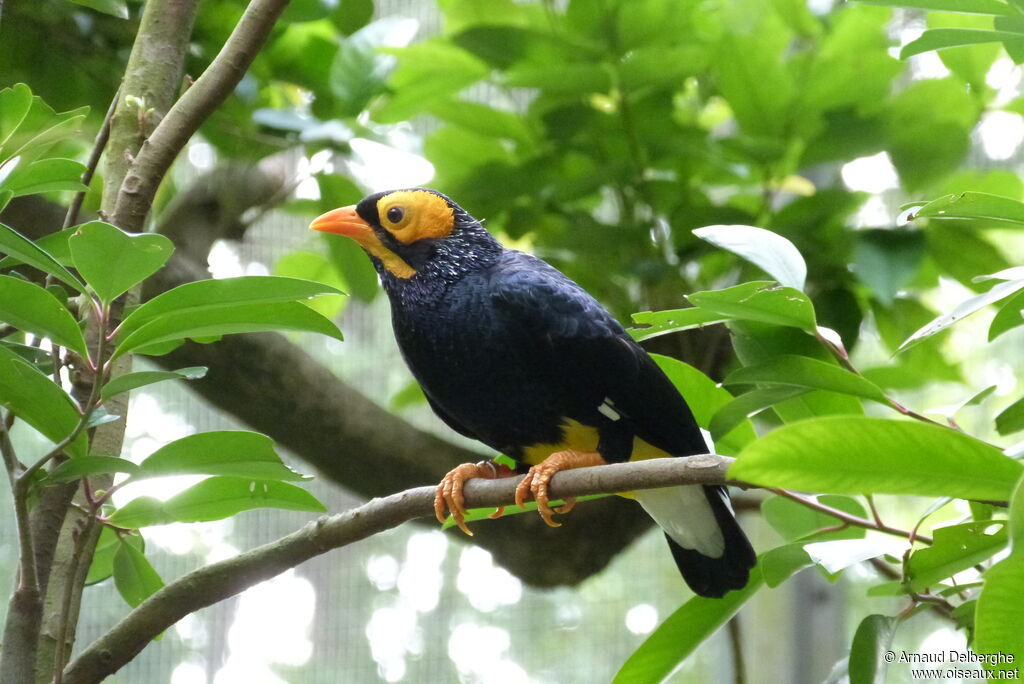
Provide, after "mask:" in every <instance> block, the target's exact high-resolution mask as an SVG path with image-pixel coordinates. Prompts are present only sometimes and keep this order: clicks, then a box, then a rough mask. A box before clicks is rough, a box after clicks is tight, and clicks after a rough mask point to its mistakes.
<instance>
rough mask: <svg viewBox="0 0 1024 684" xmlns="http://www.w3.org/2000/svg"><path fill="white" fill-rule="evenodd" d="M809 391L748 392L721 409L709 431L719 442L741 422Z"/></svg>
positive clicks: (786, 388) (788, 388) (781, 388)
mask: <svg viewBox="0 0 1024 684" xmlns="http://www.w3.org/2000/svg"><path fill="white" fill-rule="evenodd" d="M809 391H810V390H809V389H807V388H806V387H794V386H792V385H789V386H787V385H773V386H771V387H764V388H762V389H755V390H752V391H750V392H746V393H745V394H741V395H740V396H738V397H736V398H735V399H733V400H732V401H730V402H729V403H728V404H725V405H723V406H722V407H721V408H719V409H718V410H717V411H716V412H715V415H714V417H712V419H711V424H710V425H709V426H708V429H709V430H710V431H711V436H712V438H714V439H716V440H717V439H718V437H719V435H723V434H725V433H727V432H728V431H729V430H732V429H733V428H734V427H735V426H736V425H738V424H739V423H740V421H742V420H745V419H746V418H752V417H754V416H755V415H757V414H758V413H760V412H761V411H763V410H764V409H766V408H768V407H769V406H773V405H775V404H778V403H779V402H782V401H786V400H787V399H792V398H794V397H798V396H800V395H801V394H806V393H807V392H809Z"/></svg>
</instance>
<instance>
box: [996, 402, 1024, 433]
mask: <svg viewBox="0 0 1024 684" xmlns="http://www.w3.org/2000/svg"><path fill="white" fill-rule="evenodd" d="M1021 430H1024V397H1021V398H1020V399H1018V400H1017V401H1015V402H1013V403H1012V404H1010V405H1009V406H1007V407H1006V408H1005V409H1003V410H1002V411H1001V412H1000V413H999V415H998V416H996V432H998V433H999V434H1001V435H1012V434H1013V433H1014V432H1019V431H1021Z"/></svg>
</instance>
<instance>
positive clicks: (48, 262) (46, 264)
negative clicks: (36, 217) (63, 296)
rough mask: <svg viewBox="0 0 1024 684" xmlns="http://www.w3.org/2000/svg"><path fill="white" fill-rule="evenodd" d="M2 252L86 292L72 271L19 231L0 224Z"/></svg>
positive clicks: (0, 248)
mask: <svg viewBox="0 0 1024 684" xmlns="http://www.w3.org/2000/svg"><path fill="white" fill-rule="evenodd" d="M0 252H3V253H5V254H8V255H9V256H10V257H12V258H14V259H16V260H18V261H21V262H24V263H26V264H28V265H29V266H33V267H35V268H38V269H39V270H40V271H43V272H44V273H49V274H50V275H52V276H53V277H54V278H56V279H57V280H59V281H61V282H62V283H64V284H66V285H70V286H71V287H73V288H75V289H76V290H78V291H79V292H84V291H85V285H83V284H82V282H81V281H80V280H79V279H78V278H76V277H75V276H74V275H73V274H72V273H71V271H69V270H68V269H66V268H64V267H63V266H62V265H61V264H60V262H58V261H57V259H56V258H54V257H53V256H52V255H51V254H50V253H49V252H47V251H45V250H43V249H42V248H41V247H39V246H38V245H36V244H35V243H33V242H32V241H31V240H29V239H28V238H26V237H25V236H23V235H22V234H21V233H19V232H18V231H16V230H14V229H13V228H10V227H8V226H5V225H4V224H2V223H0Z"/></svg>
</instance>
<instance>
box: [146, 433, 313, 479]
mask: <svg viewBox="0 0 1024 684" xmlns="http://www.w3.org/2000/svg"><path fill="white" fill-rule="evenodd" d="M162 475H231V476H234V477H241V478H246V477H248V478H251V479H254V480H305V479H308V478H307V477H306V476H305V475H302V474H300V473H297V472H295V471H294V470H292V469H291V468H289V467H288V466H286V465H285V464H284V463H282V462H281V457H280V456H278V455H277V452H275V451H274V440H272V439H270V438H269V437H267V436H266V435H261V434H259V433H258V432H247V431H237V430H216V431H211V432H200V433H197V434H194V435H189V436H188V437H182V438H181V439H177V440H175V441H173V442H171V443H170V444H167V445H165V446H163V447H161V448H159V449H157V450H156V451H154V452H153V453H152V454H151V455H150V456H149V457H148V458H147V459H146V460H144V461H143V462H142V463H140V464H139V473H138V478H143V477H157V476H162ZM138 478H136V479H138Z"/></svg>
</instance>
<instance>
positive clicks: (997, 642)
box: [972, 479, 1024, 679]
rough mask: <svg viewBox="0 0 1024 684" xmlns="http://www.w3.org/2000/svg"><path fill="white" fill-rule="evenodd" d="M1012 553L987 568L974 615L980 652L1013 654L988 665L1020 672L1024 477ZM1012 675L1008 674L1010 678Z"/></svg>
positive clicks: (1017, 495) (1015, 507) (1013, 512)
mask: <svg viewBox="0 0 1024 684" xmlns="http://www.w3.org/2000/svg"><path fill="white" fill-rule="evenodd" d="M1010 538H1011V540H1012V542H1011V547H1010V555H1009V556H1008V557H1007V558H1005V559H1004V560H1003V561H1001V562H1000V563H998V564H996V565H994V566H992V567H991V568H989V569H988V570H986V571H985V584H984V586H983V587H982V590H981V596H979V597H978V608H977V612H976V613H975V619H974V643H973V644H972V647H973V648H974V650H975V652H977V653H985V654H1002V655H1003V656H1004V658H1003V660H1004V661H1005V659H1006V658H1005V656H1009V655H1012V656H1013V658H1014V662H1013V663H1009V664H1007V663H1005V662H1002V663H998V664H992V663H986V664H985V667H986V669H992V670H1011V671H1012V672H1014V673H1016V672H1018V668H1019V667H1020V662H1021V660H1024V630H1022V629H1021V628H1020V616H1021V614H1024V479H1022V480H1021V482H1020V483H1018V485H1017V487H1016V490H1015V491H1014V494H1013V498H1012V499H1011V500H1010ZM1010 678H1011V677H1007V679H1010Z"/></svg>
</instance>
